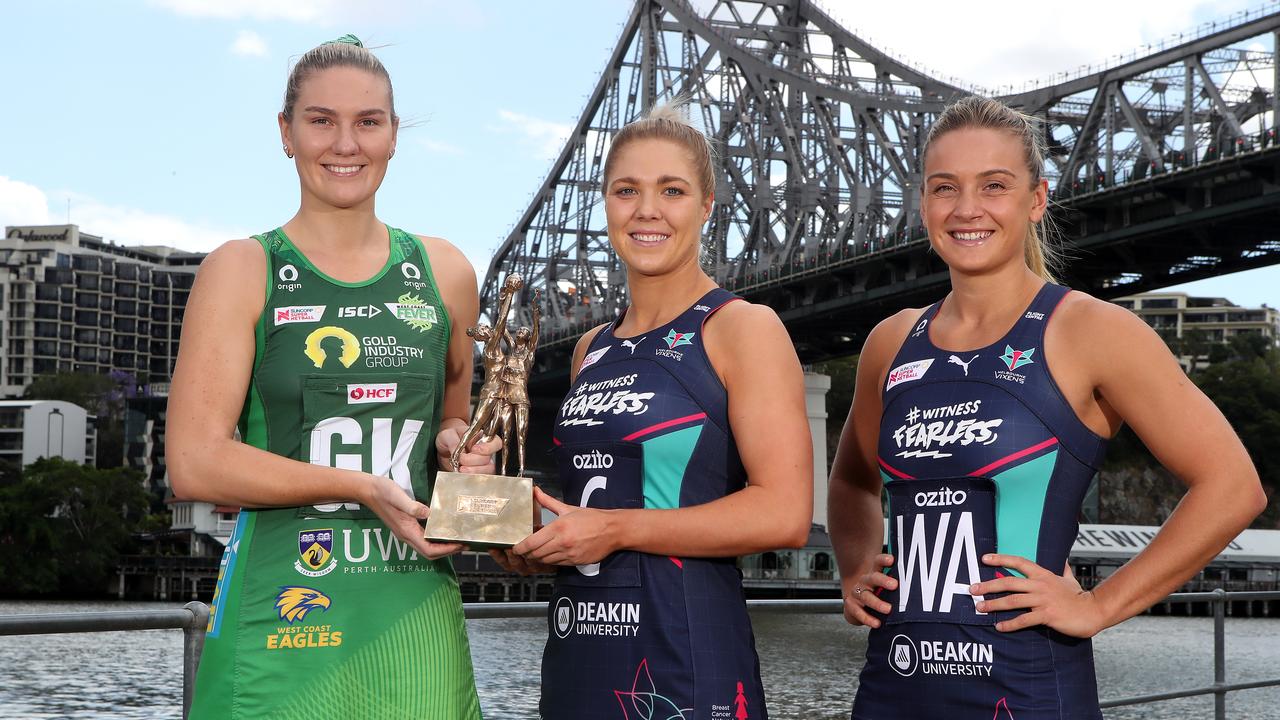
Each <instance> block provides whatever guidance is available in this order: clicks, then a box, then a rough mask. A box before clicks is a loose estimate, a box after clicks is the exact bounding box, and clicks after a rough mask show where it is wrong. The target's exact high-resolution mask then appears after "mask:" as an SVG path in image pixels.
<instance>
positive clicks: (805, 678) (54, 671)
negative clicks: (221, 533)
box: [0, 601, 1280, 720]
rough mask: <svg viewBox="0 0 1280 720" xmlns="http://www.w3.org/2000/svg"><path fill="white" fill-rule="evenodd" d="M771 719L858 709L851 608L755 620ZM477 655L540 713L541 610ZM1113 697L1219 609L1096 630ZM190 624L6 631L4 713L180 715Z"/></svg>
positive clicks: (1245, 703) (834, 717) (485, 675)
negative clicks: (183, 627) (844, 612)
mask: <svg viewBox="0 0 1280 720" xmlns="http://www.w3.org/2000/svg"><path fill="white" fill-rule="evenodd" d="M179 606H180V604H175V603H124V602H122V603H115V602H75V603H68V602H15V601H0V615H7V614H16V613H49V612H91V611H103V610H130V609H158V608H166V607H179ZM754 622H755V629H756V640H757V643H758V648H759V651H760V665H761V671H762V673H763V675H764V683H765V689H766V692H767V695H768V701H769V711H770V716H771V717H772V718H775V719H776V720H826V719H828V718H829V719H831V720H843V719H844V718H848V717H849V708H850V704H851V703H852V701H853V694H854V690H855V689H856V686H857V680H858V671H859V669H860V668H861V666H862V656H863V653H864V651H865V648H866V630H865V629H862V628H853V627H850V626H848V625H846V624H845V623H844V620H843V619H842V618H841V617H840V616H838V615H834V614H832V615H773V614H759V615H756V616H755V617H754ZM469 629H470V632H471V652H472V657H473V659H474V661H475V666H476V680H477V684H478V686H479V689H480V701H481V704H482V705H483V707H484V713H485V717H486V718H488V719H489V720H529V719H530V718H536V717H537V702H538V664H539V660H540V657H541V653H542V645H543V642H544V641H545V638H546V623H545V621H543V620H540V619H510V620H473V621H471V622H470V623H469ZM1094 657H1095V659H1096V664H1097V670H1098V683H1099V694H1100V695H1101V696H1102V697H1103V698H1104V699H1105V698H1116V697H1125V696H1130V695H1139V694H1145V693H1154V692H1162V691H1166V690H1172V689H1177V688H1190V687H1202V686H1205V685H1209V684H1210V683H1211V682H1212V681H1213V621H1212V620H1211V619H1210V618H1175V617H1138V618H1134V619H1133V620H1130V621H1128V622H1126V623H1124V624H1122V625H1120V626H1118V627H1115V628H1112V629H1110V630H1107V631H1106V632H1104V633H1102V634H1101V635H1099V636H1098V637H1097V638H1095V640H1094ZM1275 677H1280V619H1260V618H1256V619H1245V618H1238V619H1237V618H1228V619H1227V679H1228V681H1230V682H1241V681H1246V680H1253V679H1266V678H1275ZM181 708H182V632H181V631H178V630H146V631H138V632H127V633H120V632H117V633H86V634H77V635H43V636H39V635H37V636H13V637H0V717H3V718H5V719H6V720H7V719H9V718H139V719H142V718H146V719H148V720H151V719H153V718H180V717H181ZM1227 711H1228V717H1230V718H1232V719H1233V720H1263V719H1264V718H1280V688H1275V687H1271V688H1260V689H1255V690H1244V691H1239V692H1233V693H1231V694H1229V695H1228V696H1227ZM1106 717H1107V718H1108V720H1138V719H1139V718H1141V719H1143V720H1173V719H1181V718H1211V717H1213V699H1212V696H1204V697H1199V698H1188V699H1183V700H1172V701H1167V702H1162V703H1156V704H1151V705H1139V706H1133V707H1127V708H1117V709H1114V710H1109V711H1107V712H1106Z"/></svg>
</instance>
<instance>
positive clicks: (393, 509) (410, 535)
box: [361, 475, 463, 560]
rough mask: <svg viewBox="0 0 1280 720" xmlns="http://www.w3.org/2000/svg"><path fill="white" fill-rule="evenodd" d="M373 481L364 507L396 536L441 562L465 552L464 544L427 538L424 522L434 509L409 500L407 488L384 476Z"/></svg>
mask: <svg viewBox="0 0 1280 720" xmlns="http://www.w3.org/2000/svg"><path fill="white" fill-rule="evenodd" d="M369 478H370V479H371V482H370V483H369V485H368V489H367V490H366V491H365V497H364V498H363V499H362V500H361V504H362V505H364V506H365V507H367V508H369V509H370V510H372V511H373V512H374V513H376V514H377V516H378V517H379V518H381V519H382V522H384V523H386V524H387V527H388V528H390V529H391V532H393V533H395V535H396V537H398V538H400V539H401V540H402V541H404V542H405V543H406V544H408V545H409V546H410V547H412V548H413V549H414V550H416V551H417V552H418V554H419V555H421V556H423V557H425V558H427V559H428V560H439V559H440V558H442V557H447V556H449V555H453V554H454V553H457V552H460V551H461V550H462V548H463V546H462V545H461V544H460V543H437V542H431V541H430V540H426V539H424V538H423V537H422V524H421V522H420V521H422V520H426V519H427V515H429V514H430V513H431V509H430V508H428V507H427V506H426V505H423V504H422V503H420V502H418V501H417V500H414V499H413V498H412V497H409V494H408V493H406V492H405V491H404V488H402V487H400V486H399V485H397V484H395V482H393V481H392V480H391V479H390V478H386V477H382V476H381V475H370V476H369Z"/></svg>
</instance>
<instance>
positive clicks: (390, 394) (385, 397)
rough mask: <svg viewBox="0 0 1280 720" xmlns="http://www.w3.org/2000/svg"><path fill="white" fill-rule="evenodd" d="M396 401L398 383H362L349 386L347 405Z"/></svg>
mask: <svg viewBox="0 0 1280 720" xmlns="http://www.w3.org/2000/svg"><path fill="white" fill-rule="evenodd" d="M395 401H396V383H360V384H351V385H347V404H348V405H363V404H366V403H392V402H395Z"/></svg>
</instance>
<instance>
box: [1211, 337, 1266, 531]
mask: <svg viewBox="0 0 1280 720" xmlns="http://www.w3.org/2000/svg"><path fill="white" fill-rule="evenodd" d="M1252 337H1254V336H1250V335H1244V336H1236V337H1235V338H1232V342H1231V344H1230V345H1229V347H1230V349H1231V352H1232V354H1233V355H1234V359H1231V360H1228V361H1226V362H1222V363H1218V364H1216V365H1210V366H1209V367H1207V368H1205V369H1204V370H1201V371H1200V372H1198V373H1196V374H1195V375H1194V377H1193V379H1194V380H1195V382H1196V384H1197V385H1199V386H1200V389H1201V390H1203V391H1204V394H1205V395H1208V396H1209V399H1210V400H1213V402H1214V404H1216V405H1217V406H1218V408H1219V409H1221V410H1222V414H1223V415H1225V416H1226V418H1227V421H1228V422H1230V423H1231V427H1233V428H1235V431H1236V434H1238V435H1239V436H1240V440H1241V442H1243V443H1244V446H1245V448H1246V449H1247V450H1248V451H1249V456H1250V457H1251V458H1253V464H1254V466H1255V467H1257V468H1258V475H1259V476H1260V477H1261V478H1262V485H1263V487H1264V488H1266V490H1267V495H1268V496H1270V497H1275V493H1276V491H1277V490H1280V353H1278V352H1277V351H1275V350H1268V349H1265V346H1264V347H1263V348H1261V352H1259V349H1260V348H1259V346H1258V343H1257V342H1256V341H1253V340H1249V339H1248V338H1252ZM1237 340H1240V342H1236V341H1237ZM1264 340H1265V339H1264ZM1255 524H1262V525H1266V526H1267V527H1277V526H1280V510H1278V509H1277V507H1276V504H1275V503H1274V502H1273V503H1268V505H1267V509H1266V511H1265V512H1264V513H1263V515H1262V517H1261V518H1260V519H1259V522H1258V523H1255Z"/></svg>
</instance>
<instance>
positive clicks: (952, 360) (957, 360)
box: [947, 355, 978, 377]
mask: <svg viewBox="0 0 1280 720" xmlns="http://www.w3.org/2000/svg"><path fill="white" fill-rule="evenodd" d="M977 359H978V356H977V355H974V356H973V357H971V358H969V362H965V361H964V360H961V359H960V358H958V357H956V356H955V355H952V356H951V357H950V358H948V359H947V362H948V363H951V364H954V365H959V366H960V367H962V368H964V376H965V377H969V363H971V362H973V361H974V360H977Z"/></svg>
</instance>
